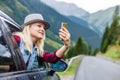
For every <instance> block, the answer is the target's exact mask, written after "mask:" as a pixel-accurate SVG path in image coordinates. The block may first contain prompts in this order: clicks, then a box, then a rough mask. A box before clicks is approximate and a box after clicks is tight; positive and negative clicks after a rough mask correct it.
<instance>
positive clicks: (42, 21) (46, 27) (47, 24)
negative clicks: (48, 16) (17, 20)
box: [22, 20, 50, 29]
mask: <svg viewBox="0 0 120 80" xmlns="http://www.w3.org/2000/svg"><path fill="white" fill-rule="evenodd" d="M36 22H40V23H43V24H44V25H45V29H48V28H49V27H50V24H49V23H48V22H46V21H44V20H32V21H29V22H27V23H24V24H23V25H22V28H23V27H24V26H26V25H29V24H32V23H36Z"/></svg>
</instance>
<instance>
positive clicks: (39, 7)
mask: <svg viewBox="0 0 120 80" xmlns="http://www.w3.org/2000/svg"><path fill="white" fill-rule="evenodd" d="M0 10H2V11H3V12H5V13H6V14H8V15H9V16H10V17H12V18H13V19H14V20H15V21H16V22H18V23H19V24H20V25H22V23H23V19H24V17H25V16H26V15H27V14H29V13H41V14H42V15H43V16H44V18H45V20H47V21H48V22H49V23H50V24H51V28H50V29H49V30H48V31H47V37H48V38H47V39H46V45H47V47H46V49H49V50H50V51H52V50H54V49H56V48H58V47H60V46H61V44H62V43H61V41H60V40H59V38H58V31H59V28H60V25H61V22H63V21H64V22H67V23H68V30H69V31H70V33H71V40H72V41H73V42H74V41H76V39H77V38H78V37H79V36H81V37H82V38H83V40H85V41H86V42H87V43H88V44H89V45H90V46H91V47H92V48H93V49H95V48H98V47H99V46H100V42H101V38H100V37H99V35H98V34H97V33H96V32H94V31H92V30H91V29H88V28H86V27H84V26H82V25H80V24H76V23H74V22H72V21H71V20H69V19H68V18H67V17H65V16H63V15H61V14H59V13H58V12H56V11H55V10H53V9H52V8H50V7H48V6H46V5H45V4H43V3H42V2H40V0H0ZM54 42H55V43H54ZM51 43H52V44H53V43H54V46H53V45H51ZM51 46H52V48H50V47H51Z"/></svg>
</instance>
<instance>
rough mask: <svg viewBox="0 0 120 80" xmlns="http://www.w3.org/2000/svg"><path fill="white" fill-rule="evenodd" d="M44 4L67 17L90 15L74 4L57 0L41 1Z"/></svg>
mask: <svg viewBox="0 0 120 80" xmlns="http://www.w3.org/2000/svg"><path fill="white" fill-rule="evenodd" d="M41 1H42V2H43V3H44V4H46V5H48V6H50V7H51V8H53V9H55V10H56V11H57V12H59V13H60V14H63V15H65V16H72V15H74V16H75V17H79V18H80V17H81V16H84V15H89V13H88V12H87V11H85V10H83V9H82V8H79V7H77V6H76V5H75V4H73V3H66V2H63V1H56V0H41Z"/></svg>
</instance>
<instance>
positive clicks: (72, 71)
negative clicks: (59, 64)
mask: <svg viewBox="0 0 120 80" xmlns="http://www.w3.org/2000/svg"><path fill="white" fill-rule="evenodd" d="M81 61H82V57H80V58H78V59H76V60H74V61H73V62H72V64H71V65H70V66H69V68H68V69H67V70H66V71H64V72H57V73H58V75H60V76H63V75H64V76H65V75H74V74H75V72H76V70H77V68H78V66H79V64H80V62H81Z"/></svg>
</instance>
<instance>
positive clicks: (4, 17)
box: [0, 10, 22, 32]
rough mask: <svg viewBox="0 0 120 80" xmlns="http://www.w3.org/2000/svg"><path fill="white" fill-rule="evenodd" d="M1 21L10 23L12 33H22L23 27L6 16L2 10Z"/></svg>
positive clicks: (0, 13) (0, 12)
mask: <svg viewBox="0 0 120 80" xmlns="http://www.w3.org/2000/svg"><path fill="white" fill-rule="evenodd" d="M0 19H2V20H4V21H5V22H7V23H9V24H10V25H12V26H9V28H10V29H11V31H12V32H13V31H21V30H22V28H21V26H20V25H19V24H18V23H16V22H15V21H14V20H13V19H12V18H10V17H9V16H8V15H6V14H5V13H4V12H2V11H1V10H0Z"/></svg>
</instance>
